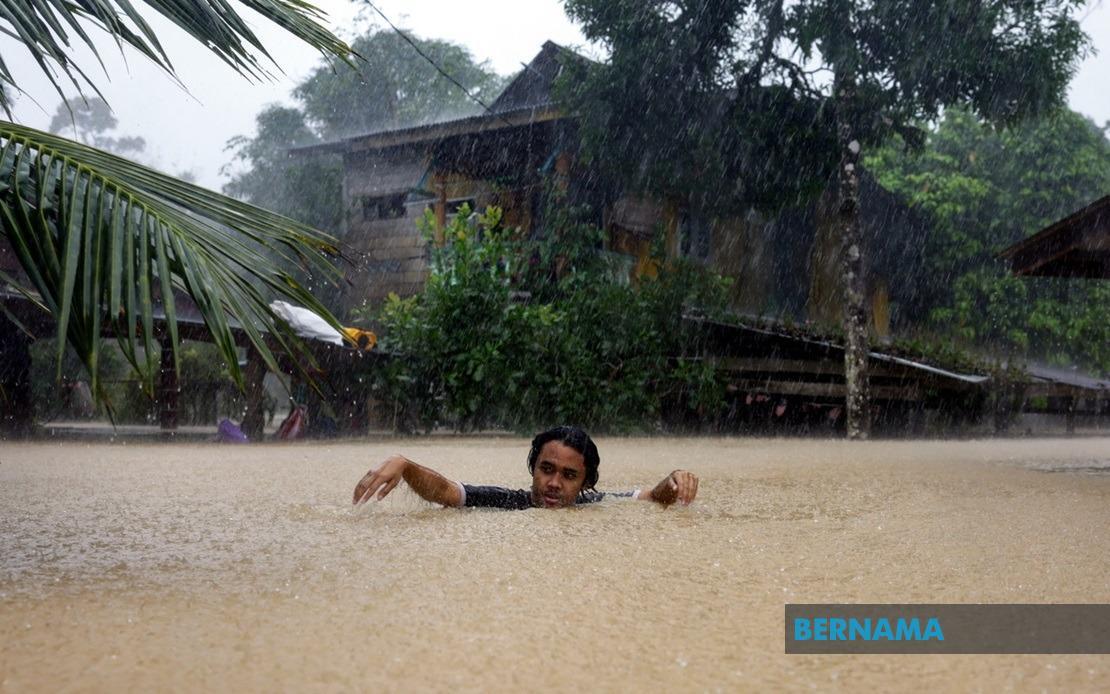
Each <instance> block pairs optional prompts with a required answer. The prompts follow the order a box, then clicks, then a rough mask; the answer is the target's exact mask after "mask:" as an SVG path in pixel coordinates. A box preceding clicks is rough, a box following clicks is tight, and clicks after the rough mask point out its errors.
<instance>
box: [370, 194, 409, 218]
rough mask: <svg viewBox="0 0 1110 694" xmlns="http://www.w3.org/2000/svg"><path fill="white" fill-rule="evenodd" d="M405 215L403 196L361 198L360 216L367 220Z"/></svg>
mask: <svg viewBox="0 0 1110 694" xmlns="http://www.w3.org/2000/svg"><path fill="white" fill-rule="evenodd" d="M404 216H405V196H404V194H401V195H384V196H380V197H366V198H363V199H362V218H363V219H364V220H366V221H368V222H373V221H376V220H379V219H399V218H401V217H404Z"/></svg>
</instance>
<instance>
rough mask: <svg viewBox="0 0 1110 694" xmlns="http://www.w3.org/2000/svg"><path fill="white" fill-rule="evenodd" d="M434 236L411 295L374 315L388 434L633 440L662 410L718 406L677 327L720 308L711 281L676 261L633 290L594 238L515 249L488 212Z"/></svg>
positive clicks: (710, 375)
mask: <svg viewBox="0 0 1110 694" xmlns="http://www.w3.org/2000/svg"><path fill="white" fill-rule="evenodd" d="M432 224H434V220H433V219H432V218H431V217H430V216H429V217H427V218H426V219H425V226H424V230H425V233H426V235H427V236H428V239H429V243H431V241H432V226H431V225H432ZM444 238H445V243H444V245H443V246H442V247H434V246H433V250H432V265H431V274H430V276H429V278H428V283H427V288H426V290H425V291H424V293H423V294H420V295H417V296H413V297H410V298H407V299H401V298H397V297H396V296H393V297H391V298H390V299H389V300H388V301H387V303H386V304H385V305H384V307H382V308H381V310H380V311H379V312H377V315H376V317H377V319H378V321H379V323H380V325H381V328H382V332H383V338H382V342H381V344H380V346H381V348H382V349H384V350H387V351H392V352H394V353H396V355H397V356H398V358H397V359H395V360H393V361H391V362H390V363H389V365H388V366H387V367H386V368H385V369H384V370H383V371H382V373H381V374H379V379H378V382H377V389H378V397H379V398H380V399H381V400H382V401H383V402H384V404H385V407H386V410H387V413H388V415H389V416H391V417H392V419H393V424H394V426H396V427H397V428H400V429H406V430H411V429H430V428H432V427H434V426H437V425H438V426H444V425H446V426H451V427H453V428H456V429H459V430H474V429H481V428H491V427H500V428H508V429H513V430H520V431H529V430H533V429H535V428H536V427H537V426H540V425H543V424H545V423H550V422H553V421H559V422H568V423H579V424H583V425H588V426H589V427H590V428H591V430H603V431H633V430H642V429H643V428H644V426H645V424H646V423H652V422H657V421H658V420H659V417H660V415H661V413H662V410H663V405H664V403H668V404H670V405H674V406H679V407H689V408H694V409H700V410H702V411H705V412H713V411H714V410H715V408H716V407H717V406H718V405H719V404H720V402H721V396H722V395H723V386H722V385H721V384H720V383H718V381H717V377H716V374H715V373H714V371H713V369H712V368H710V367H709V366H707V365H706V364H705V363H704V362H701V361H698V360H696V359H687V358H686V357H694V356H696V355H697V348H698V347H697V345H696V344H692V343H691V342H690V341H688V340H686V339H685V337H686V335H685V334H684V332H683V330H682V327H681V325H680V322H681V319H682V313H683V310H684V308H685V307H688V306H690V305H696V306H699V307H701V308H703V309H714V308H715V309H718V310H719V309H722V308H723V307H724V302H725V296H726V291H725V290H726V284H725V282H724V281H723V280H721V279H720V278H715V277H712V276H710V275H708V274H706V273H704V272H703V271H702V270H701V269H700V268H696V267H694V266H692V265H689V264H687V263H685V262H683V261H677V262H674V263H671V264H660V267H659V270H658V274H657V276H656V277H654V278H651V277H645V278H643V279H641V280H640V282H639V286H633V285H632V284H631V283H630V282H629V281H628V278H627V276H625V275H623V274H622V273H621V272H620V271H619V270H618V269H617V268H615V267H613V266H611V265H610V264H609V262H608V261H607V259H606V257H605V256H604V255H603V254H600V253H598V252H597V242H598V240H599V232H598V230H597V229H594V228H591V227H589V226H588V225H584V224H579V225H569V226H567V227H565V228H563V229H560V230H559V231H557V232H553V233H551V234H550V235H548V236H547V237H546V238H544V239H542V240H538V241H529V240H524V239H521V238H520V235H519V233H518V232H517V231H516V230H513V229H506V228H504V227H502V225H501V213H500V210H498V209H497V208H489V209H487V210H486V211H485V212H484V213H482V214H477V213H475V214H472V213H471V212H470V210H469V209H468V208H463V209H462V210H460V212H459V214H458V215H457V216H455V217H454V218H453V219H452V220H451V222H450V224H449V225H448V226H447V228H446V233H445V234H444ZM546 259H550V260H551V261H553V262H550V263H548V262H545V260H546ZM671 414H672V415H673V414H674V413H673V412H672V413H671Z"/></svg>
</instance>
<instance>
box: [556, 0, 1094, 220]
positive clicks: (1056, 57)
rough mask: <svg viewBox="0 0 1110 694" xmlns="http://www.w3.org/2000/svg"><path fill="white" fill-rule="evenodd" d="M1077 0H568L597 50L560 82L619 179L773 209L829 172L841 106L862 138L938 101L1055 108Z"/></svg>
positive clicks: (1070, 59) (1075, 44) (930, 114)
mask: <svg viewBox="0 0 1110 694" xmlns="http://www.w3.org/2000/svg"><path fill="white" fill-rule="evenodd" d="M1081 4H1082V3H1081V2H1080V1H1079V0H1032V1H1030V0H1000V1H996V2H991V3H982V2H976V1H971V0H948V1H946V2H935V3H919V2H912V1H910V0H880V1H878V2H874V1H871V2H850V1H848V0H833V1H830V0H811V1H805V2H795V3H785V2H783V1H782V0H677V1H671V0H666V1H664V0H653V1H648V2H644V1H641V0H567V2H566V8H567V12H568V14H569V15H570V16H571V17H573V18H574V19H576V20H578V21H579V22H581V24H582V29H583V32H584V33H585V35H586V37H587V38H588V39H590V40H592V41H597V42H600V43H601V44H602V45H603V46H604V47H605V48H607V49H608V51H609V58H608V60H607V61H605V62H603V63H599V64H598V63H595V64H592V65H589V66H584V65H583V66H578V67H579V69H580V71H579V72H577V73H575V74H574V75H573V77H572V78H571V79H568V80H566V81H565V83H564V86H563V91H562V93H563V97H564V98H565V99H567V100H568V102H569V103H570V104H571V105H572V107H573V108H574V110H575V111H576V112H578V113H580V114H581V121H582V125H583V137H584V143H585V147H586V151H587V154H589V155H590V156H591V157H592V159H593V160H594V161H596V162H597V163H598V164H599V165H601V166H604V167H608V168H610V169H612V170H613V172H614V173H617V174H619V175H620V176H621V177H622V178H623V180H625V181H627V182H629V183H630V184H632V185H634V186H636V187H638V188H641V189H645V190H650V191H652V192H656V193H664V194H670V195H675V196H677V197H680V198H684V199H689V200H692V201H694V202H698V201H702V202H704V203H705V204H708V205H710V206H712V207H716V208H719V209H726V210H727V209H736V208H738V207H739V208H741V209H744V208H747V207H749V206H752V205H754V206H756V207H761V208H765V209H777V208H778V207H780V206H782V205H790V204H794V203H795V202H797V201H798V198H799V196H803V197H804V196H805V195H807V194H811V193H814V192H816V191H817V190H819V189H821V188H823V187H824V186H825V185H827V183H828V182H829V180H830V177H831V176H832V173H833V171H834V170H835V168H836V166H837V163H838V162H839V160H840V157H841V154H842V152H841V149H842V147H841V145H840V143H838V140H837V129H836V128H837V118H838V117H840V118H841V119H842V120H847V121H848V122H849V123H850V125H851V128H852V138H853V139H854V140H856V141H857V142H859V143H860V145H861V146H862V147H864V148H866V147H868V146H869V145H876V144H881V143H883V142H885V141H887V139H888V138H889V137H891V136H892V135H894V134H896V133H898V134H900V135H901V136H902V138H903V141H904V142H906V143H907V144H909V145H913V146H919V145H920V144H921V143H922V141H923V135H924V131H923V130H922V124H924V123H928V122H931V121H933V120H935V119H936V118H937V117H938V116H939V114H940V113H941V111H942V109H943V108H944V107H945V106H947V105H951V104H960V103H962V104H966V105H968V106H969V107H971V108H972V109H973V110H974V111H975V112H977V113H979V114H980V115H981V116H983V117H984V118H986V119H988V120H991V121H992V122H997V123H1003V124H1013V123H1016V122H1018V121H1020V120H1021V119H1022V118H1025V117H1028V116H1030V115H1035V114H1039V113H1043V112H1046V111H1049V110H1052V109H1053V108H1056V107H1058V106H1059V105H1060V104H1061V103H1062V98H1063V95H1064V92H1065V88H1066V86H1067V83H1068V81H1069V79H1070V77H1071V75H1072V73H1073V71H1074V69H1075V67H1076V64H1077V60H1078V59H1079V58H1080V57H1081V56H1082V55H1083V53H1084V51H1085V50H1086V45H1087V39H1086V37H1085V35H1084V34H1083V32H1082V31H1081V29H1080V26H1079V24H1078V22H1077V21H1076V20H1075V19H1074V18H1072V13H1073V12H1074V10H1075V9H1076V8H1078V7H1079V6H1080V5H1081ZM572 67H574V66H572ZM837 74H840V75H841V76H842V77H844V78H849V77H850V79H851V81H852V82H853V83H854V88H853V90H852V93H851V96H850V98H849V97H848V95H847V94H846V93H845V92H844V90H843V89H841V90H840V91H837V84H836V75H837Z"/></svg>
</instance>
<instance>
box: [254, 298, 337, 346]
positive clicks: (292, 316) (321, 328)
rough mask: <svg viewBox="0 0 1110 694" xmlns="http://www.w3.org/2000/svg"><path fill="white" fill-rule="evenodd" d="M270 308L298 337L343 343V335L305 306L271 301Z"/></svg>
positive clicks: (335, 343)
mask: <svg viewBox="0 0 1110 694" xmlns="http://www.w3.org/2000/svg"><path fill="white" fill-rule="evenodd" d="M270 308H271V309H272V310H273V312H274V313H276V314H277V315H278V316H279V317H280V318H281V319H282V320H284V321H285V322H286V323H288V324H289V326H290V327H291V328H293V332H294V333H296V334H297V336H298V337H308V338H312V339H314V340H323V341H324V342H330V343H332V344H333V345H342V344H343V335H342V334H341V333H340V332H339V331H338V330H336V329H335V328H333V327H331V326H330V325H328V322H327V321H325V320H324V319H323V318H321V317H320V316H318V315H316V314H315V313H313V312H312V311H309V310H308V309H307V308H301V307H300V306H294V305H293V304H289V303H286V302H284V301H274V302H271V303H270Z"/></svg>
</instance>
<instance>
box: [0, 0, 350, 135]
mask: <svg viewBox="0 0 1110 694" xmlns="http://www.w3.org/2000/svg"><path fill="white" fill-rule="evenodd" d="M143 3H144V4H145V5H147V6H149V7H150V8H152V9H153V10H155V11H157V12H158V13H160V14H162V15H163V16H165V17H166V18H167V19H169V20H170V21H172V22H173V23H174V24H176V25H177V26H179V27H180V28H181V29H182V30H184V31H185V32H187V33H188V34H189V35H190V36H192V37H193V38H195V39H196V40H197V41H199V42H200V43H201V44H203V45H204V46H205V47H206V48H208V49H209V50H211V51H212V52H213V53H215V54H216V55H217V56H219V57H220V59H221V60H223V61H224V62H225V63H227V64H228V65H229V66H231V67H232V68H233V69H234V70H236V71H237V72H239V73H240V74H242V75H244V76H246V77H248V78H251V79H261V78H265V77H267V76H269V72H268V71H267V70H266V69H265V68H264V67H263V62H262V61H261V60H260V58H259V56H261V57H263V58H265V59H266V60H267V61H268V62H271V63H272V62H273V59H272V58H271V57H270V55H269V53H267V51H266V49H265V48H264V47H263V46H262V44H261V42H260V41H259V40H258V37H256V36H255V35H254V32H252V31H251V30H250V27H248V26H247V24H246V22H244V21H243V18H242V17H241V16H240V15H239V14H238V13H237V12H236V11H235V8H234V7H233V6H232V5H231V4H230V3H228V2H227V1H226V0H143ZM240 4H241V5H243V6H245V7H248V8H250V9H252V10H254V11H255V12H257V13H259V14H260V15H262V16H263V17H264V18H266V19H268V20H270V21H271V22H273V23H275V24H277V25H278V26H280V27H281V28H283V29H285V30H286V31H288V32H289V33H291V34H292V35H293V36H295V37H296V38H298V39H300V40H301V41H304V42H305V43H307V44H308V45H310V46H312V47H314V48H316V49H317V50H319V51H320V52H321V53H322V54H324V55H325V56H328V57H331V56H334V57H337V58H339V59H340V60H343V61H348V60H349V56H350V55H351V49H350V47H349V46H347V44H346V43H344V42H343V41H341V40H340V39H339V38H337V37H336V36H335V35H334V34H332V33H331V32H329V31H328V30H327V29H325V28H324V27H323V26H321V25H320V23H319V20H322V19H324V18H325V14H324V13H323V12H322V11H320V10H319V9H317V8H316V7H314V6H312V5H311V4H309V3H306V2H303V1H302V0H241V2H240ZM82 23H85V24H91V25H92V26H94V27H97V28H98V29H100V30H103V31H105V32H107V33H108V34H109V35H110V36H111V37H112V38H113V39H115V41H116V44H117V45H118V46H119V47H120V49H121V50H122V48H123V45H124V44H127V45H128V46H130V47H132V48H133V49H135V50H137V51H139V52H140V53H141V54H143V55H144V56H146V57H147V58H149V59H150V60H152V61H154V63H155V64H157V65H159V66H160V67H162V68H164V69H165V70H166V71H167V72H169V73H170V74H173V72H174V68H173V64H172V63H171V62H170V58H169V56H168V55H167V54H166V52H165V50H163V48H162V46H161V44H160V43H159V42H158V38H157V36H155V35H154V32H153V31H152V30H151V28H150V26H149V25H148V24H147V23H146V21H145V20H144V19H143V17H142V15H141V14H140V13H139V12H138V11H137V10H136V9H135V7H134V6H133V5H132V4H131V3H130V2H129V1H128V0H4V2H2V3H0V30H3V33H5V34H7V35H8V36H11V37H13V38H16V39H17V40H19V41H21V42H22V43H23V45H24V46H26V47H27V50H28V51H30V53H31V58H32V59H33V60H34V61H35V63H36V64H37V65H38V67H39V69H40V70H41V71H42V72H43V74H45V75H46V77H47V79H48V80H50V84H51V85H52V86H53V87H54V89H55V90H56V91H57V92H58V93H59V94H60V95H62V97H63V101H64V100H65V96H64V94H63V92H62V85H61V83H60V81H68V82H69V83H70V84H72V85H73V86H74V87H75V88H76V89H77V90H78V91H79V92H80V91H83V88H86V87H87V88H91V89H92V90H93V91H94V92H96V93H97V94H98V95H99V91H98V90H97V89H96V85H95V84H94V83H93V82H92V81H91V80H90V79H89V78H88V76H87V75H86V74H85V73H84V72H83V71H82V70H81V68H80V67H79V66H77V65H76V64H75V63H74V62H73V61H72V60H70V59H69V57H68V55H67V52H68V51H69V50H70V49H71V47H72V44H73V43H75V42H80V43H83V44H85V45H86V46H88V48H89V49H90V50H91V51H92V52H93V55H94V56H96V58H97V60H99V59H100V55H99V52H98V50H97V46H96V45H95V43H94V42H93V39H92V37H90V36H89V34H88V33H87V32H86V31H85V29H84V27H83V26H82ZM0 85H10V86H12V87H13V88H15V89H16V90H19V85H18V84H17V82H16V79H15V77H14V75H12V73H11V71H10V70H9V68H8V66H7V64H6V63H5V62H4V61H3V59H0ZM10 107H11V104H10V103H9V101H8V96H7V95H6V94H5V93H4V90H3V89H0V108H3V109H4V111H5V113H8V114H9V115H10V114H11V110H10Z"/></svg>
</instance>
